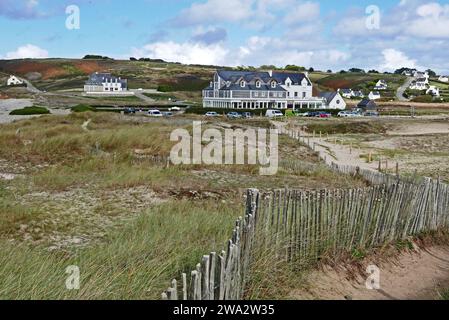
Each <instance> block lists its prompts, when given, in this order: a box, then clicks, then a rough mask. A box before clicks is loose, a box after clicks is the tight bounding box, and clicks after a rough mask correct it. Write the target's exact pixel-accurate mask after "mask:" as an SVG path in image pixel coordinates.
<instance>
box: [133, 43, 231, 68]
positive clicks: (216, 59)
mask: <svg viewBox="0 0 449 320" xmlns="http://www.w3.org/2000/svg"><path fill="white" fill-rule="evenodd" d="M228 52H229V51H228V50H227V49H226V48H224V47H223V46H222V45H221V44H211V45H207V44H204V43H193V42H184V43H177V42H174V41H166V42H155V43H151V44H148V45H146V46H144V47H143V48H142V49H133V56H137V57H148V58H153V59H164V60H167V61H173V62H181V63H185V64H206V65H224V64H225V62H226V56H227V54H228Z"/></svg>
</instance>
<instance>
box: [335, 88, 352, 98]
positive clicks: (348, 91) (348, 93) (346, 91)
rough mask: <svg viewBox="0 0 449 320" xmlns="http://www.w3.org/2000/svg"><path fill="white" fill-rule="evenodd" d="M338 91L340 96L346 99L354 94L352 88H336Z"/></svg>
mask: <svg viewBox="0 0 449 320" xmlns="http://www.w3.org/2000/svg"><path fill="white" fill-rule="evenodd" d="M338 92H339V93H340V94H341V96H342V97H344V98H346V99H351V98H352V97H353V94H354V92H353V91H352V89H338Z"/></svg>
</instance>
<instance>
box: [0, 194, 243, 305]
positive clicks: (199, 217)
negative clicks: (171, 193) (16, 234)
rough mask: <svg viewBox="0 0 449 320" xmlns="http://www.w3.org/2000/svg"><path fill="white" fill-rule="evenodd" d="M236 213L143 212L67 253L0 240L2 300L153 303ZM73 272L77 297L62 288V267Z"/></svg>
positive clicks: (217, 245)
mask: <svg viewBox="0 0 449 320" xmlns="http://www.w3.org/2000/svg"><path fill="white" fill-rule="evenodd" d="M239 214H241V212H239V210H238V209H235V208H233V207H229V205H226V206H225V205H223V204H221V203H216V202H214V201H211V202H203V203H194V202H189V201H179V202H175V203H167V204H162V205H159V206H157V207H155V208H154V209H152V210H148V211H147V212H145V213H142V215H141V216H140V217H139V218H138V219H137V220H135V221H134V222H133V223H131V224H129V225H128V226H127V227H125V228H124V229H122V230H120V231H117V232H115V233H114V234H112V235H111V236H110V237H109V239H108V241H107V242H105V243H104V244H102V245H98V246H95V247H91V248H87V249H83V250H79V251H72V252H53V253H51V252H46V251H44V250H41V249H40V248H30V247H26V246H24V245H13V244H11V243H9V242H7V241H0V248H1V250H0V283H1V284H2V285H1V286H0V297H2V298H3V299H125V300H128V299H159V298H160V294H161V293H162V291H163V290H165V289H166V287H167V286H168V284H169V283H170V280H171V279H172V278H175V277H177V278H178V277H179V275H180V272H181V271H184V272H190V271H191V269H192V267H194V266H195V265H196V263H198V262H199V261H200V259H201V257H202V255H203V254H204V253H207V252H210V251H212V250H222V249H223V248H224V244H225V241H226V239H227V238H228V237H229V234H230V230H232V226H233V223H234V221H235V219H236V217H237V216H238V215H239ZM71 265H76V266H78V267H79V268H80V273H81V287H80V290H79V291H69V290H67V289H66V288H65V279H66V277H67V275H66V274H65V270H66V268H67V267H68V266H71Z"/></svg>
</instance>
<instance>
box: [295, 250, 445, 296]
mask: <svg viewBox="0 0 449 320" xmlns="http://www.w3.org/2000/svg"><path fill="white" fill-rule="evenodd" d="M369 265H376V266H377V267H378V268H379V270H380V273H379V275H380V289H379V290H369V289H367V287H366V284H365V283H366V280H367V278H368V276H369V275H368V273H366V274H358V275H356V276H354V271H353V269H354V268H351V266H347V265H346V266H340V267H339V270H338V271H336V270H335V269H333V268H331V267H324V268H323V270H321V271H315V272H313V273H312V274H310V276H309V277H308V279H309V284H310V289H308V290H298V291H294V292H292V293H291V298H294V299H302V300H311V299H322V300H345V299H353V300H414V299H427V300H433V299H438V298H439V296H438V293H439V291H441V290H444V289H447V288H449V248H448V247H432V248H429V249H426V250H413V251H409V252H405V253H402V254H401V255H399V256H398V257H396V258H394V259H389V260H388V261H387V262H386V261H385V259H384V260H381V258H370V259H369V260H368V259H367V260H366V261H363V262H362V268H363V269H362V270H365V269H366V268H367V267H368V266H369Z"/></svg>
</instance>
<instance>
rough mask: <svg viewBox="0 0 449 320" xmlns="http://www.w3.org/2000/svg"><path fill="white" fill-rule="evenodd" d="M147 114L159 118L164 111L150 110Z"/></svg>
mask: <svg viewBox="0 0 449 320" xmlns="http://www.w3.org/2000/svg"><path fill="white" fill-rule="evenodd" d="M147 115H148V116H150V117H156V118H159V117H162V116H163V115H162V112H160V111H159V110H149V111H148V113H147Z"/></svg>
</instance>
